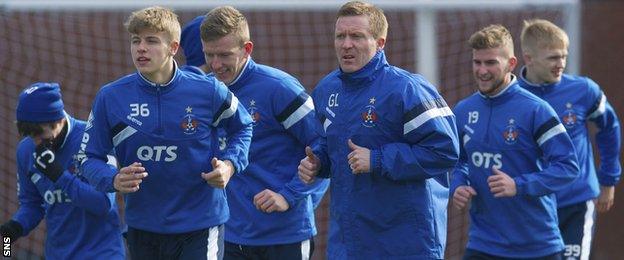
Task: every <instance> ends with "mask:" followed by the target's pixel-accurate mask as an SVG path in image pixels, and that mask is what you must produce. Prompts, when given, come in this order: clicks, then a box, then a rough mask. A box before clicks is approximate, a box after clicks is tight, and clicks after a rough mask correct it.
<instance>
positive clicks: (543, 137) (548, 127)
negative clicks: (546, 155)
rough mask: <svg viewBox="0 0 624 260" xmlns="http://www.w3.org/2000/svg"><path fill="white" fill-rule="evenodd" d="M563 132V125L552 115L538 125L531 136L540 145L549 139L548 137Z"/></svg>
mask: <svg viewBox="0 0 624 260" xmlns="http://www.w3.org/2000/svg"><path fill="white" fill-rule="evenodd" d="M565 132H566V130H565V127H563V125H562V124H561V123H559V121H558V120H557V119H556V118H554V117H552V118H550V119H549V120H548V121H546V123H544V124H542V126H540V127H539V129H538V130H537V133H535V136H534V137H533V138H535V140H536V142H537V144H538V145H540V146H541V145H542V144H544V143H545V142H546V141H548V140H550V138H552V137H554V136H556V135H558V134H561V133H565Z"/></svg>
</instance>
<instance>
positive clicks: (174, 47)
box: [169, 41, 180, 56]
mask: <svg viewBox="0 0 624 260" xmlns="http://www.w3.org/2000/svg"><path fill="white" fill-rule="evenodd" d="M179 49H180V42H179V41H171V43H170V44H169V54H170V55H171V56H175V55H176V53H178V50H179Z"/></svg>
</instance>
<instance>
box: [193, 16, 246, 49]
mask: <svg viewBox="0 0 624 260" xmlns="http://www.w3.org/2000/svg"><path fill="white" fill-rule="evenodd" d="M200 32H201V39H202V41H207V42H208V41H214V40H218V39H221V38H223V37H225V36H227V35H228V34H231V33H233V34H234V35H235V36H236V37H237V38H238V40H239V42H240V46H243V45H244V44H245V42H248V41H249V39H250V37H249V25H248V24H247V19H246V18H245V16H244V15H243V14H242V13H241V12H240V11H238V10H236V8H234V7H232V6H220V7H217V8H215V9H212V10H211V11H210V12H208V13H207V14H206V16H204V21H203V22H202V24H201V27H200Z"/></svg>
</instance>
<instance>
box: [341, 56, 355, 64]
mask: <svg viewBox="0 0 624 260" xmlns="http://www.w3.org/2000/svg"><path fill="white" fill-rule="evenodd" d="M341 58H342V61H345V62H352V61H353V60H355V55H351V54H347V55H342V57H341Z"/></svg>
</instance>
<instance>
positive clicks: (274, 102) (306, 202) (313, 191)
mask: <svg viewBox="0 0 624 260" xmlns="http://www.w3.org/2000/svg"><path fill="white" fill-rule="evenodd" d="M228 87H229V88H230V90H231V91H232V92H234V94H235V95H236V96H237V97H238V98H239V100H240V102H241V104H243V105H244V106H245V108H247V111H248V112H249V114H250V115H251V117H252V119H253V137H252V140H251V147H250V150H249V166H247V169H245V170H244V171H243V172H242V173H241V174H238V175H235V176H233V177H232V179H231V180H230V183H229V184H228V186H227V189H226V190H227V197H228V203H229V205H230V212H231V214H230V219H229V220H228V222H226V224H225V229H226V232H225V241H228V242H230V243H235V244H242V245H276V244H290V243H295V242H300V241H304V240H307V239H310V238H311V237H312V236H314V235H315V234H316V226H315V223H314V207H313V204H314V201H313V200H312V199H313V197H312V195H316V196H315V197H316V198H319V199H320V198H322V196H323V194H324V193H325V190H327V187H328V185H329V181H328V180H326V179H319V180H318V181H316V182H315V183H314V184H312V185H306V184H305V183H303V182H302V181H301V180H300V179H299V175H298V174H297V167H298V166H299V161H300V160H301V159H302V158H304V157H305V156H306V155H305V147H306V145H309V146H314V145H316V143H317V142H318V139H319V133H318V131H319V129H320V124H319V122H318V121H317V120H316V118H315V117H314V104H313V103H312V98H311V97H310V96H308V95H307V94H306V93H305V90H304V88H303V87H302V86H301V84H299V81H297V79H295V78H294V77H292V76H290V75H288V74H287V73H285V72H283V71H281V70H278V69H275V68H271V67H268V66H265V65H261V64H256V63H255V62H254V61H253V60H252V59H251V58H249V59H248V61H247V63H246V64H245V67H244V68H243V70H242V71H241V73H240V75H239V76H238V78H236V79H235V80H234V81H233V82H232V83H231V84H230V85H229V86H228ZM264 189H269V190H272V191H274V192H277V193H279V194H281V195H282V196H283V197H284V198H285V199H286V201H287V202H288V204H289V209H288V210H287V211H285V212H272V213H264V212H262V211H260V210H258V209H257V208H256V206H254V203H253V200H254V196H255V195H256V194H258V193H259V192H261V191H263V190H264Z"/></svg>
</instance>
